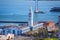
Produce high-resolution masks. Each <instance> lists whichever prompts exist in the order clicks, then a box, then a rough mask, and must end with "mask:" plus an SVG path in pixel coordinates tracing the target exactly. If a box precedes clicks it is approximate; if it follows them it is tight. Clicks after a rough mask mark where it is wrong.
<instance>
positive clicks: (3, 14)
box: [0, 0, 60, 24]
mask: <svg viewBox="0 0 60 40" xmlns="http://www.w3.org/2000/svg"><path fill="white" fill-rule="evenodd" d="M38 4H39V6H38V7H39V10H40V11H44V12H45V13H44V14H35V13H34V22H37V21H53V22H58V15H60V13H59V12H56V13H54V12H53V13H52V12H49V10H50V9H51V8H52V7H60V1H39V2H38ZM0 6H1V7H0V20H13V21H28V14H29V8H30V6H32V8H33V11H34V10H35V1H16V0H15V1H12V0H9V1H7V0H6V1H2V2H0ZM0 24H3V23H0Z"/></svg>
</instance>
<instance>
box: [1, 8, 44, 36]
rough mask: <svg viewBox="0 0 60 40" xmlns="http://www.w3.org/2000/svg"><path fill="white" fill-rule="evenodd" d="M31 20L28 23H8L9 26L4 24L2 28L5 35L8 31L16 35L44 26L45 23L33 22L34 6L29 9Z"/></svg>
mask: <svg viewBox="0 0 60 40" xmlns="http://www.w3.org/2000/svg"><path fill="white" fill-rule="evenodd" d="M28 20H29V22H28V25H25V24H24V25H21V26H20V24H19V25H13V24H10V25H7V26H4V27H3V26H2V27H1V29H2V30H3V31H1V32H2V33H3V34H4V35H7V34H8V33H10V34H14V35H21V34H23V33H26V32H28V31H30V30H37V29H38V28H41V27H43V23H38V22H37V23H35V24H34V22H33V12H32V8H30V9H29V19H28Z"/></svg>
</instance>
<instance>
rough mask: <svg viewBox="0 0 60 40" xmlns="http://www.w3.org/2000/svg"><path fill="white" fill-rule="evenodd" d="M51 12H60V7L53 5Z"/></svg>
mask: <svg viewBox="0 0 60 40" xmlns="http://www.w3.org/2000/svg"><path fill="white" fill-rule="evenodd" d="M50 12H60V7H53V8H51V10H50Z"/></svg>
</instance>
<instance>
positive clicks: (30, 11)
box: [29, 7, 33, 27]
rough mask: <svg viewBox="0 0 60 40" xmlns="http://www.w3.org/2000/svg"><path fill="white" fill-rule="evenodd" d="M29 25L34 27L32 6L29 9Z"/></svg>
mask: <svg viewBox="0 0 60 40" xmlns="http://www.w3.org/2000/svg"><path fill="white" fill-rule="evenodd" d="M29 27H33V12H32V7H31V8H30V9H29Z"/></svg>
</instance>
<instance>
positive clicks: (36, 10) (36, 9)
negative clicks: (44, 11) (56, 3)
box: [35, 0, 39, 12]
mask: <svg viewBox="0 0 60 40" xmlns="http://www.w3.org/2000/svg"><path fill="white" fill-rule="evenodd" d="M35 12H39V11H38V0H36V8H35Z"/></svg>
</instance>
